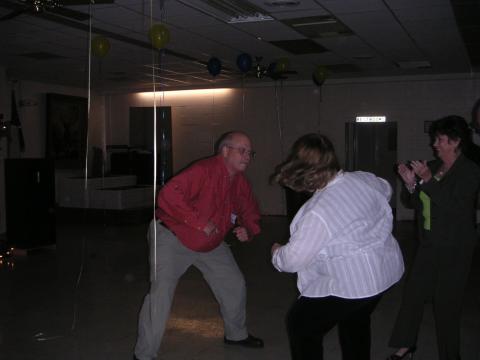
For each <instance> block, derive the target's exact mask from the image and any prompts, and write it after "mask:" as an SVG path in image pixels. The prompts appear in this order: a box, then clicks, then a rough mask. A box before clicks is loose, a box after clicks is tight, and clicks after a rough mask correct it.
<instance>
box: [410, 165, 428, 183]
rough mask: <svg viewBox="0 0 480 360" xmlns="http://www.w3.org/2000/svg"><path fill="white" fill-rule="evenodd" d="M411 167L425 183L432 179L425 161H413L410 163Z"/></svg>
mask: <svg viewBox="0 0 480 360" xmlns="http://www.w3.org/2000/svg"><path fill="white" fill-rule="evenodd" d="M410 166H411V167H412V170H413V171H414V173H415V174H416V175H417V176H418V177H419V178H420V179H422V180H423V181H425V182H427V181H429V180H430V179H431V178H432V173H431V171H430V169H429V168H428V166H427V162H426V161H425V160H413V161H411V162H410Z"/></svg>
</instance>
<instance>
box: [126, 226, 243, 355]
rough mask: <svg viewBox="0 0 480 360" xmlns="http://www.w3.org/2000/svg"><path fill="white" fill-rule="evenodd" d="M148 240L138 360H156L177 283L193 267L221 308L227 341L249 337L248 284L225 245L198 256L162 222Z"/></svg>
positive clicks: (139, 322)
mask: <svg viewBox="0 0 480 360" xmlns="http://www.w3.org/2000/svg"><path fill="white" fill-rule="evenodd" d="M155 231H156V248H155V246H154V244H155V236H154V234H155ZM147 238H148V242H149V245H150V269H151V272H150V282H151V284H150V290H149V292H148V294H147V295H146V296H145V299H144V302H143V305H142V308H141V310H140V315H139V321H138V338H137V343H136V346H135V356H136V357H137V358H138V359H140V360H150V359H155V358H156V356H157V352H158V350H159V348H160V343H161V341H162V337H163V334H164V332H165V326H166V324H167V321H168V317H169V314H170V308H171V305H172V300H173V295H174V292H175V288H176V286H177V283H178V280H179V278H180V277H181V276H182V275H183V274H184V273H185V271H186V270H187V269H188V268H189V267H190V266H191V265H194V266H195V267H197V268H198V269H199V270H200V271H201V272H202V274H203V277H204V278H205V280H206V281H207V283H208V285H209V286H210V288H211V289H212V292H213V294H214V295H215V298H216V300H217V301H218V303H219V305H220V312H221V314H222V317H223V322H224V332H225V337H227V338H228V339H230V340H241V339H244V338H246V337H247V336H248V333H247V328H246V325H245V320H246V309H245V308H246V287H245V280H244V278H243V275H242V273H241V272H240V269H239V268H238V266H237V263H236V262H235V259H234V258H233V255H232V253H231V251H230V249H229V248H228V246H226V245H225V243H222V244H220V246H218V247H217V248H215V249H213V250H211V251H209V252H204V253H203V252H195V251H192V250H190V249H188V248H186V247H185V246H184V245H182V243H181V242H180V241H179V240H178V239H177V237H176V236H175V235H174V234H173V233H172V232H170V231H169V230H168V229H167V228H165V227H163V226H162V225H161V224H160V222H159V221H152V222H151V223H150V227H149V231H148V235H147ZM155 255H156V256H155ZM155 257H156V261H154V259H155ZM155 265H156V266H155Z"/></svg>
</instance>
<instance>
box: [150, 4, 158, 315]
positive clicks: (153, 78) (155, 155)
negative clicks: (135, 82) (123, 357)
mask: <svg viewBox="0 0 480 360" xmlns="http://www.w3.org/2000/svg"><path fill="white" fill-rule="evenodd" d="M152 26H153V0H150V28H152ZM156 55H157V56H158V52H157V51H155V48H154V47H153V44H152V63H153V64H152V65H153V66H152V82H153V209H152V210H153V220H154V221H153V223H154V231H153V280H154V281H155V280H157V221H156V218H155V204H156V200H157V199H156V194H157V90H156V79H155V67H156V65H157V64H156V61H155V60H156ZM150 311H152V309H150Z"/></svg>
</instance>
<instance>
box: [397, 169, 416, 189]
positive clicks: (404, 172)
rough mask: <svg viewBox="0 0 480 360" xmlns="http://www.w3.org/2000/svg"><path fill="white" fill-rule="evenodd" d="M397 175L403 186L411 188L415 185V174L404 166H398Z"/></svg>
mask: <svg viewBox="0 0 480 360" xmlns="http://www.w3.org/2000/svg"><path fill="white" fill-rule="evenodd" d="M398 174H399V175H400V177H401V178H402V180H403V182H404V183H405V185H407V186H409V187H413V186H414V185H415V172H414V171H413V170H412V169H410V168H409V167H408V166H407V165H405V164H400V165H398Z"/></svg>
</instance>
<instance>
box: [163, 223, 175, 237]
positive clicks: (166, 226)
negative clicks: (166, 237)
mask: <svg viewBox="0 0 480 360" xmlns="http://www.w3.org/2000/svg"><path fill="white" fill-rule="evenodd" d="M160 225H161V226H163V227H164V228H165V229H167V230H168V231H170V232H171V233H172V234H173V235H175V232H174V231H173V230H172V229H170V227H169V226H168V225H167V224H165V223H164V222H163V221H162V222H161V223H160Z"/></svg>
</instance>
